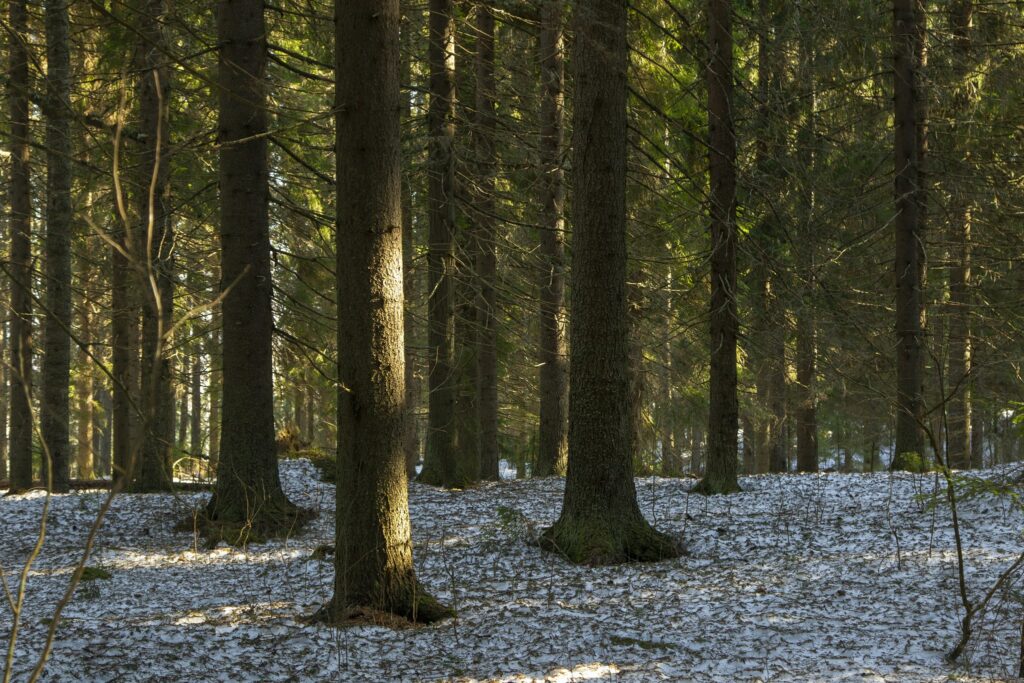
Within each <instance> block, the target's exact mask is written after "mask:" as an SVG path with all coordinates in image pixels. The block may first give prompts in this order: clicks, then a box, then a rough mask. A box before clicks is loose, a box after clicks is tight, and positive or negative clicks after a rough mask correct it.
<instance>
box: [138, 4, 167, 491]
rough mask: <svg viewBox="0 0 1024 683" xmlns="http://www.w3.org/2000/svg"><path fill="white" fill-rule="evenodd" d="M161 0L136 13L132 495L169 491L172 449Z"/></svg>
mask: <svg viewBox="0 0 1024 683" xmlns="http://www.w3.org/2000/svg"><path fill="white" fill-rule="evenodd" d="M166 12H167V4H166V0H143V2H142V3H141V4H140V6H139V7H138V8H137V11H136V14H135V17H136V27H137V29H138V35H139V48H138V68H139V77H138V78H139V80H138V83H137V86H136V87H137V92H138V100H139V119H140V130H141V132H142V133H143V135H144V138H143V143H142V149H141V154H140V158H139V165H138V168H137V173H138V177H137V178H136V183H135V192H136V200H137V204H138V220H139V227H138V229H137V230H136V231H135V234H136V235H137V236H138V239H139V241H140V242H141V244H140V245H139V246H140V248H139V249H137V251H136V253H137V254H138V257H137V258H139V259H140V260H141V263H138V264H136V269H137V270H136V272H139V273H141V275H142V280H141V283H140V284H141V287H140V288H139V290H140V291H141V299H142V340H141V341H142V357H141V372H140V381H141V402H140V403H141V409H142V425H141V426H142V434H141V435H140V437H141V443H140V449H139V458H138V460H139V462H138V465H137V467H136V469H135V480H134V482H133V483H132V489H133V490H135V491H168V490H170V488H171V448H172V447H173V445H174V407H175V406H174V387H173V385H172V383H171V350H170V338H169V334H170V329H171V324H172V322H173V319H174V316H173V313H174V279H173V278H174V275H173V271H174V264H173V260H172V259H173V257H172V245H173V243H174V239H173V235H172V233H171V220H170V219H171V217H170V191H171V185H170V174H169V168H170V164H169V163H168V162H169V159H168V156H169V153H170V145H169V144H168V139H169V137H170V129H169V122H168V110H169V105H170V92H171V88H170V81H169V78H170V76H169V73H170V72H169V69H167V67H166V55H165V53H166V51H167V41H166V39H165V38H164V28H163V22H164V21H165V20H166V17H165V15H166Z"/></svg>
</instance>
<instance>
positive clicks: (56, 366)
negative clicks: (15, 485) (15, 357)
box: [39, 0, 73, 492]
mask: <svg viewBox="0 0 1024 683" xmlns="http://www.w3.org/2000/svg"><path fill="white" fill-rule="evenodd" d="M44 18H45V24H46V109H45V119H46V245H45V252H44V261H45V273H46V294H45V302H46V315H45V317H44V318H43V374H42V383H43V387H42V399H41V401H40V404H39V405H40V410H39V431H40V434H41V436H42V439H43V460H42V463H43V483H44V484H45V485H47V486H48V487H50V489H51V490H52V491H55V492H66V491H68V490H70V487H71V439H70V415H71V403H70V395H71V336H70V334H69V330H70V329H71V219H72V209H71V159H72V150H71V114H72V111H73V110H72V108H71V51H70V44H69V40H70V32H71V26H70V20H69V17H68V3H67V0H47V2H46V3H44Z"/></svg>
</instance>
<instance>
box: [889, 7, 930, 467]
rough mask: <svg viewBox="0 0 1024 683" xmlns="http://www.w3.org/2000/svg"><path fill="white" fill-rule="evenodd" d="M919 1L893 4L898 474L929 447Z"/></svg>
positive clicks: (894, 459)
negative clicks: (925, 428)
mask: <svg viewBox="0 0 1024 683" xmlns="http://www.w3.org/2000/svg"><path fill="white" fill-rule="evenodd" d="M915 5H916V2H915V0H894V1H893V55H894V63H893V91H894V108H893V115H894V121H895V135H894V147H895V163H896V179H895V200H896V219H895V221H894V224H895V230H896V247H895V249H896V251H895V259H894V263H895V273H896V338H897V350H896V456H895V457H894V458H893V462H892V467H893V469H907V468H909V467H912V466H913V465H914V463H915V462H917V463H920V459H921V456H922V454H923V441H922V435H921V427H920V421H921V419H922V415H923V400H922V393H921V387H922V382H921V374H922V367H923V366H922V341H923V340H922V328H921V312H922V306H921V302H922V298H921V277H922V257H923V254H922V240H923V234H922V233H923V225H922V221H921V204H920V199H919V192H920V187H921V175H920V167H919V162H920V159H919V151H920V142H921V140H920V137H919V135H918V126H919V123H920V122H919V120H918V119H919V112H918V108H917V99H918V92H917V91H918V73H917V63H918V50H917V44H918V42H919V41H920V39H921V35H920V30H919V27H918V21H919V18H920V17H919V15H918V13H917V11H916V7H915Z"/></svg>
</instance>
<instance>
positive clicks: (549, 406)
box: [536, 0, 569, 477]
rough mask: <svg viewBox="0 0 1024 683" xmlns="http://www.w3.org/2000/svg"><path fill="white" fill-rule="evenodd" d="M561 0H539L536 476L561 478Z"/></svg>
mask: <svg viewBox="0 0 1024 683" xmlns="http://www.w3.org/2000/svg"><path fill="white" fill-rule="evenodd" d="M564 5H565V0H543V2H542V4H541V25H540V40H539V50H540V65H541V101H540V102H541V104H540V125H541V131H540V149H539V150H538V154H539V159H540V187H541V212H542V213H541V226H540V250H541V257H542V259H543V261H542V263H541V271H540V344H539V349H540V354H539V356H540V359H539V360H540V380H539V381H540V438H539V440H538V442H537V470H536V474H537V475H538V476H542V477H543V476H548V475H552V474H557V475H564V474H565V469H566V459H567V457H568V452H569V421H568V414H569V373H568V366H567V360H568V353H567V348H566V336H565V321H566V317H565V214H564V211H565V172H564V170H563V168H562V152H563V147H564V137H565V133H564V129H565V126H564V111H563V105H564V100H565V66H564V60H563V49H564V46H563V42H564V41H563V31H562V14H563V9H564Z"/></svg>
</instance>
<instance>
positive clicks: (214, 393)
mask: <svg viewBox="0 0 1024 683" xmlns="http://www.w3.org/2000/svg"><path fill="white" fill-rule="evenodd" d="M214 319H215V320H216V317H215V318H214ZM220 336H221V334H220V330H219V329H215V330H214V332H213V333H212V334H211V335H210V337H209V342H210V345H209V347H208V349H207V355H208V356H209V358H210V381H209V385H208V389H207V391H208V393H209V395H210V400H209V406H210V413H209V416H208V418H207V420H208V422H207V424H208V425H209V446H208V448H209V449H210V467H211V469H214V470H215V469H216V467H217V462H218V460H220V402H221V397H222V395H223V392H222V391H221V386H222V373H221V371H220V368H219V367H218V365H219V362H218V360H219V359H220V357H221V348H220Z"/></svg>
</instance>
